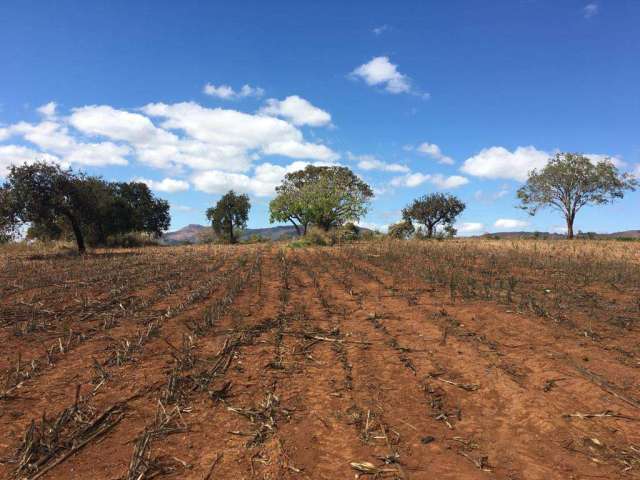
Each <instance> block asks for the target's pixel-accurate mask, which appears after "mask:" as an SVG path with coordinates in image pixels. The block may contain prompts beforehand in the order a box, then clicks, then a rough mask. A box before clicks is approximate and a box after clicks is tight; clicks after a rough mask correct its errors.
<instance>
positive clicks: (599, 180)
mask: <svg viewBox="0 0 640 480" xmlns="http://www.w3.org/2000/svg"><path fill="white" fill-rule="evenodd" d="M637 186H638V182H637V180H636V179H634V177H633V176H631V175H629V174H626V173H625V174H620V173H619V172H618V169H617V168H616V167H615V165H614V164H613V163H612V162H611V161H610V160H603V161H600V162H597V163H594V162H592V161H591V160H590V159H588V158H587V157H585V156H584V155H581V154H578V153H558V154H556V156H555V157H554V158H552V159H551V160H549V163H547V165H546V166H545V167H544V168H542V169H541V170H539V171H538V170H533V171H532V172H530V173H529V178H528V179H527V182H526V183H525V185H524V186H522V187H521V188H520V189H519V190H518V198H519V199H520V208H522V209H524V210H526V211H528V212H529V214H531V215H535V214H536V212H537V211H538V210H539V209H541V208H545V207H551V208H553V209H555V210H558V211H560V212H562V214H563V215H564V217H565V220H566V222H567V237H568V238H573V236H574V235H573V223H574V221H575V218H576V214H577V213H578V212H579V211H580V209H581V208H582V207H584V206H585V205H589V204H591V205H601V204H605V203H609V202H612V201H614V200H616V199H618V198H623V197H624V191H625V190H635V188H636V187H637Z"/></svg>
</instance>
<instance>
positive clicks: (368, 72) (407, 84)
mask: <svg viewBox="0 0 640 480" xmlns="http://www.w3.org/2000/svg"><path fill="white" fill-rule="evenodd" d="M350 76H351V77H353V78H360V79H362V80H364V81H365V83H366V84H367V85H371V86H381V87H384V89H385V90H386V91H387V92H389V93H393V94H399V93H411V94H415V95H419V96H421V97H423V98H425V99H426V98H429V95H428V94H422V93H420V92H418V91H417V90H415V89H414V88H412V86H411V79H410V78H409V77H407V76H406V75H404V74H402V73H400V72H399V71H398V66H397V65H394V64H393V63H391V62H390V61H389V57H374V58H372V59H371V60H370V61H369V62H368V63H365V64H362V65H360V66H359V67H357V68H356V69H355V70H354V71H353V72H351V74H350Z"/></svg>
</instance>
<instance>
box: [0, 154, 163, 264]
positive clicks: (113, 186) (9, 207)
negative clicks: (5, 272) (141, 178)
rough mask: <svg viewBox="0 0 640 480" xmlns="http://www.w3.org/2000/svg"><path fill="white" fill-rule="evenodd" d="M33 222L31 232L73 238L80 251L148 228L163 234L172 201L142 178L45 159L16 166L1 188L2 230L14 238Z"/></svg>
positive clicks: (36, 235)
mask: <svg viewBox="0 0 640 480" xmlns="http://www.w3.org/2000/svg"><path fill="white" fill-rule="evenodd" d="M25 224H28V225H29V230H28V232H27V236H30V237H33V238H39V239H46V240H57V239H62V238H68V237H72V238H73V239H74V240H75V242H76V245H77V247H78V251H79V252H80V253H84V252H85V250H86V246H87V244H89V245H90V246H97V245H104V244H105V243H106V242H107V239H108V238H109V237H113V236H117V235H122V234H127V233H130V232H143V233H147V234H149V235H152V236H160V235H162V232H163V231H165V230H167V229H168V228H169V225H170V224H171V216H170V214H169V203H168V202H167V201H166V200H162V199H158V198H156V197H155V196H154V195H153V193H151V191H150V190H149V187H148V186H147V185H146V184H144V183H141V182H109V181H106V180H104V179H103V178H101V177H94V176H89V175H86V174H84V173H82V172H79V173H76V172H74V171H73V170H71V169H69V170H65V169H63V168H61V167H60V166H58V165H51V164H47V163H44V162H38V163H33V164H29V165H27V164H25V165H22V166H12V167H11V168H10V170H9V174H8V176H7V180H6V181H5V182H4V184H3V185H2V186H1V187H0V233H1V234H2V235H3V236H4V237H5V238H9V237H11V236H13V235H15V233H16V232H17V230H18V229H19V228H20V227H21V226H22V225H25Z"/></svg>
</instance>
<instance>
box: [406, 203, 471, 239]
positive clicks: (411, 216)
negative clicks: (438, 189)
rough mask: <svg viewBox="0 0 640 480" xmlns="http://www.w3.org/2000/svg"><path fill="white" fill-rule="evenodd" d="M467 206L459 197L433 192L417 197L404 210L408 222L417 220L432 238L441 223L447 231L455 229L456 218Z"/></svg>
mask: <svg viewBox="0 0 640 480" xmlns="http://www.w3.org/2000/svg"><path fill="white" fill-rule="evenodd" d="M465 208H466V205H465V204H464V203H463V202H462V201H461V200H460V199H459V198H457V197H455V196H453V195H449V194H444V193H431V194H429V195H424V196H422V197H420V198H416V199H415V200H414V201H413V202H412V203H411V204H410V205H408V206H407V207H405V208H404V209H403V210H402V218H403V219H404V220H405V221H406V222H411V223H413V222H416V223H420V224H422V225H424V226H425V228H426V235H427V237H428V238H432V237H433V234H434V233H435V231H436V227H438V226H439V225H441V226H442V227H444V229H445V230H446V231H453V223H454V222H455V219H456V217H457V216H458V215H460V213H462V211H463V210H464V209H465Z"/></svg>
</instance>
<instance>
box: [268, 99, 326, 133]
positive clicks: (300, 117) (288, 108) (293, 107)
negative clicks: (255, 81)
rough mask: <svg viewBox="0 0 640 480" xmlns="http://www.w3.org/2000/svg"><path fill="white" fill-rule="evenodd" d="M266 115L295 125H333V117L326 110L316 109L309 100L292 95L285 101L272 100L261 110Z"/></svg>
mask: <svg viewBox="0 0 640 480" xmlns="http://www.w3.org/2000/svg"><path fill="white" fill-rule="evenodd" d="M260 113H262V114H264V115H271V116H274V117H283V118H285V119H287V120H289V121H291V123H293V124H294V125H298V126H301V125H310V126H312V127H321V126H323V125H330V124H331V115H330V114H329V113H328V112H325V111H324V110H322V109H320V108H318V107H315V106H314V105H312V104H311V103H310V102H309V101H308V100H305V99H304V98H301V97H299V96H298V95H291V96H289V97H287V98H285V99H284V100H276V99H275V98H270V99H268V100H267V103H266V105H265V106H264V107H263V108H262V109H261V110H260Z"/></svg>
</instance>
